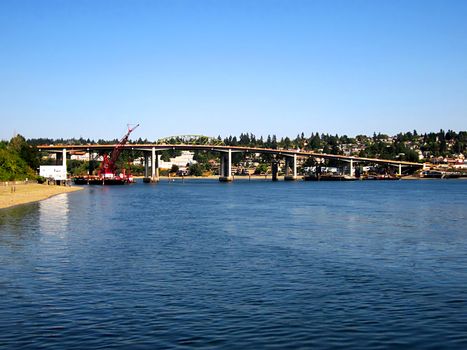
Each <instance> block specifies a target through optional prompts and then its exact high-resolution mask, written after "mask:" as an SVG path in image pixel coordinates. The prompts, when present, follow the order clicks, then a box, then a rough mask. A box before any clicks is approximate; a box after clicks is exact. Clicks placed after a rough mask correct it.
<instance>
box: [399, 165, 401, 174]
mask: <svg viewBox="0 0 467 350" xmlns="http://www.w3.org/2000/svg"><path fill="white" fill-rule="evenodd" d="M399 176H402V164H399Z"/></svg>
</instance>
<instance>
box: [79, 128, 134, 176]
mask: <svg viewBox="0 0 467 350" xmlns="http://www.w3.org/2000/svg"><path fill="white" fill-rule="evenodd" d="M138 126H139V124H137V125H136V126H135V127H133V128H130V127H128V132H127V133H126V134H125V136H123V137H122V139H121V140H120V141H119V142H118V144H117V145H115V147H114V149H113V150H112V152H111V153H110V156H109V155H108V154H107V153H105V154H104V156H103V157H104V158H103V160H102V162H101V165H100V166H99V170H98V172H97V175H81V176H75V177H74V178H73V183H74V184H75V185H125V184H131V183H134V182H135V181H134V179H133V175H131V174H127V173H126V172H125V169H123V170H122V172H121V173H117V165H116V163H117V160H118V157H119V156H120V153H122V150H123V146H124V145H125V144H126V143H127V142H128V138H129V136H130V134H131V133H132V132H133V130H135V129H136V128H137V127H138Z"/></svg>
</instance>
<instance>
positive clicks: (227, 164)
mask: <svg viewBox="0 0 467 350" xmlns="http://www.w3.org/2000/svg"><path fill="white" fill-rule="evenodd" d="M115 146H116V145H97V144H88V145H42V146H37V148H38V149H39V150H40V151H49V152H60V153H62V152H63V155H64V156H65V157H66V153H67V152H69V151H92V150H95V151H98V150H100V151H111V150H112V149H114V147H115ZM122 149H123V150H138V151H143V152H145V165H146V173H147V166H148V155H149V154H151V159H152V161H151V168H152V169H151V170H152V171H151V179H152V180H153V181H157V179H158V177H159V176H158V172H159V171H158V170H159V169H158V164H157V163H158V157H157V152H158V151H165V150H181V151H212V152H219V153H221V169H220V170H221V174H220V178H219V179H220V180H221V181H230V180H231V179H232V176H231V166H232V153H234V152H243V153H265V154H273V155H276V157H284V158H285V160H286V176H285V178H286V179H289V180H294V179H296V178H297V157H301V158H309V157H314V158H322V159H335V160H341V161H345V162H349V163H350V167H349V168H350V176H353V175H354V167H353V163H354V162H356V163H374V164H385V165H391V166H397V167H398V168H399V175H401V174H402V166H405V167H407V166H408V167H415V168H421V167H423V164H420V163H413V162H406V161H399V160H391V159H380V158H366V157H356V156H344V155H337V154H328V153H318V152H311V151H304V150H291V149H273V148H260V147H244V146H224V145H194V144H176V145H170V144H126V145H124V146H122ZM289 167H290V168H291V170H292V171H291V173H289Z"/></svg>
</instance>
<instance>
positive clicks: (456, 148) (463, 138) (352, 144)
mask: <svg viewBox="0 0 467 350" xmlns="http://www.w3.org/2000/svg"><path fill="white" fill-rule="evenodd" d="M117 142H118V139H112V140H104V139H99V140H97V141H96V140H92V139H89V138H87V139H85V138H82V137H81V138H71V139H63V138H60V139H52V138H31V139H25V138H24V137H23V136H21V135H17V136H15V137H13V138H12V139H11V140H10V141H0V181H10V180H20V179H25V178H34V177H35V174H36V173H37V168H38V167H39V164H40V159H41V156H42V155H41V153H40V152H38V151H37V149H36V147H35V146H38V145H51V144H52V145H54V144H55V145H57V144H60V145H77V144H78V145H79V144H81V145H85V144H102V145H104V144H115V143H117ZM164 142H166V143H169V144H177V143H184V142H186V140H184V139H181V138H177V137H173V138H171V139H168V140H167V139H165V140H164ZM189 142H190V143H194V144H207V143H212V142H215V143H216V144H224V145H227V146H245V147H259V148H273V149H279V148H281V149H301V150H307V151H315V152H322V153H329V154H351V155H355V156H361V157H375V158H384V159H399V160H407V161H413V162H417V161H419V155H420V153H421V154H422V155H423V156H424V158H425V159H428V160H429V159H430V158H432V157H452V156H456V155H459V154H466V152H467V131H460V132H455V131H453V130H448V131H444V130H440V131H438V132H430V133H417V131H416V130H413V131H409V132H404V133H399V134H397V135H394V136H389V135H386V134H381V133H378V134H376V133H374V134H373V135H372V136H366V135H357V136H355V137H349V136H347V135H341V136H339V135H331V134H324V133H321V134H320V133H318V132H312V133H311V134H309V135H308V136H306V135H305V133H303V132H302V133H301V134H298V135H297V136H296V137H294V138H290V137H281V138H280V139H279V138H278V137H277V136H276V135H267V136H266V137H263V136H259V137H258V136H256V135H254V134H252V133H248V132H245V133H241V134H240V135H239V136H238V137H237V136H228V137H225V138H221V137H220V136H218V137H217V138H215V139H212V138H207V137H204V136H200V137H196V138H194V139H192V140H190V141H189ZM150 143H157V140H156V141H150V140H147V139H141V138H139V139H136V140H132V141H130V144H150ZM177 155H180V151H173V150H168V151H163V152H162V159H164V160H168V159H169V158H171V157H174V156H177ZM140 156H142V154H140V153H139V152H137V151H135V152H127V153H125V152H124V153H123V154H122V157H121V158H122V159H121V161H120V163H121V164H126V163H129V162H130V161H131V160H132V159H136V158H137V157H140ZM241 157H242V156H241V155H240V154H235V155H234V159H233V161H234V163H235V162H239V161H240V160H241ZM263 157H264V158H265V159H262V161H264V162H268V161H269V159H266V158H268V157H270V156H269V155H264V156H263ZM216 158H217V155H216V154H214V153H210V152H201V151H197V152H195V160H197V161H198V163H199V164H200V165H201V166H203V167H204V168H205V169H206V170H208V168H209V165H208V161H209V160H210V159H216ZM72 164H74V163H72ZM122 166H123V165H122ZM74 168H77V169H75V170H74V171H72V173H74V172H75V171H81V170H83V169H85V168H86V166H85V165H83V164H78V163H77V164H75V166H74V167H73V169H74ZM78 168H79V169H81V170H79V169H78Z"/></svg>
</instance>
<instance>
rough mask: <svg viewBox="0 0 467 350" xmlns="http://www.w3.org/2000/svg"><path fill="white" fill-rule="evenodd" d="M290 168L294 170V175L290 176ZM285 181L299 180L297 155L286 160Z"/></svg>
mask: <svg viewBox="0 0 467 350" xmlns="http://www.w3.org/2000/svg"><path fill="white" fill-rule="evenodd" d="M289 167H291V168H292V175H290V170H289ZM284 180H285V181H293V180H297V155H296V154H294V155H293V157H286V158H285V177H284Z"/></svg>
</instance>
